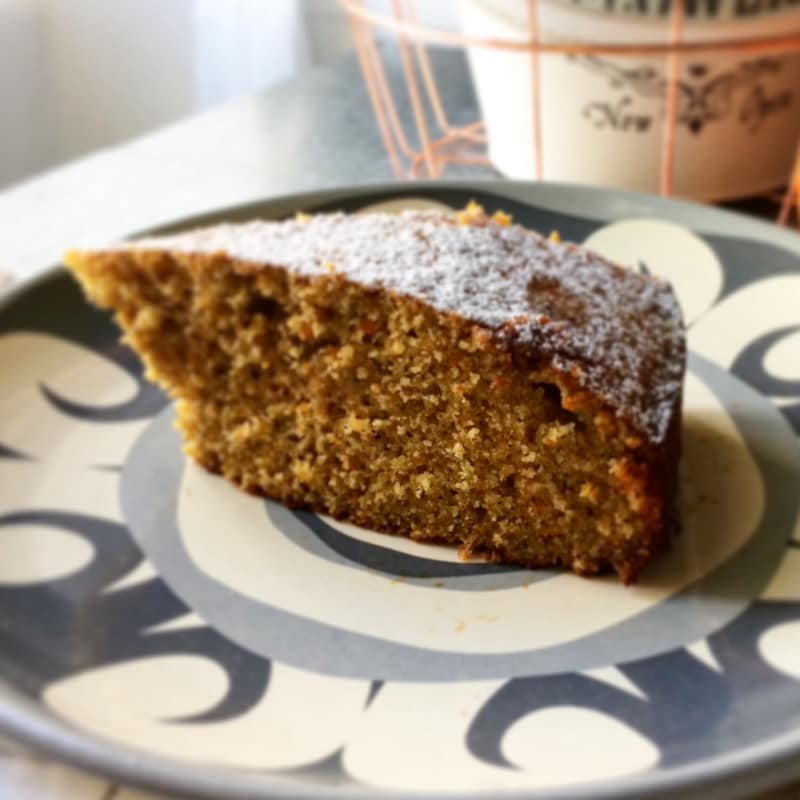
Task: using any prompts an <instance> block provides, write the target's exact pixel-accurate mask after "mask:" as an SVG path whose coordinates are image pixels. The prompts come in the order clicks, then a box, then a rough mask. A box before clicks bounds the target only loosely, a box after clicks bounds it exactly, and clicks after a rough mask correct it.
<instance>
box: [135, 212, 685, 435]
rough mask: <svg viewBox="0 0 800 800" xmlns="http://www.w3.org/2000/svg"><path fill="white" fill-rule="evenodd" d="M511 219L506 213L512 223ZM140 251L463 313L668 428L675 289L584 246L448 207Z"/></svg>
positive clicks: (262, 225) (679, 331)
mask: <svg viewBox="0 0 800 800" xmlns="http://www.w3.org/2000/svg"><path fill="white" fill-rule="evenodd" d="M503 222H505V220H503ZM128 246H131V247H135V248H144V249H158V250H172V251H181V252H192V253H209V254H210V253H218V252H222V253H226V254H227V255H228V256H230V257H232V258H235V259H237V260H240V261H243V262H247V263H250V264H253V265H266V264H270V265H274V266H279V267H283V268H286V269H288V270H291V271H295V272H298V273H302V274H304V275H309V276H313V275H323V274H330V272H331V271H332V270H334V269H335V270H336V271H337V272H340V273H342V274H344V275H345V276H347V278H349V279H350V280H353V281H357V282H359V283H361V284H365V285H368V286H375V287H383V288H386V289H390V290H393V291H395V292H398V293H401V294H404V295H409V296H412V297H415V298H419V299H421V300H423V301H425V302H427V303H428V304H430V305H431V306H433V307H434V308H436V309H438V310H440V311H444V312H451V313H455V314H458V315H460V316H462V317H464V318H466V319H468V320H471V321H473V322H475V323H477V324H479V325H481V326H482V327H484V328H487V329H489V330H491V331H492V332H493V333H494V334H495V335H496V336H497V337H498V338H501V339H502V340H504V341H505V342H507V343H508V345H509V346H510V347H512V348H513V349H514V351H516V352H519V353H523V354H524V353H536V354H541V355H543V356H544V357H546V358H549V359H550V361H551V363H552V365H553V367H555V368H556V369H557V370H559V371H562V372H567V373H571V374H572V375H573V376H574V378H575V380H576V381H577V383H578V384H579V385H580V386H583V387H585V388H586V389H589V390H591V391H592V392H594V393H596V394H598V395H600V396H601V397H602V398H604V399H605V401H606V402H607V403H608V405H609V406H611V408H613V409H614V410H615V412H616V413H617V414H618V415H620V416H622V417H624V418H625V419H627V420H628V421H629V422H630V423H631V424H632V425H634V426H635V427H636V428H638V429H639V430H641V431H642V432H643V433H645V434H646V435H647V437H648V438H649V439H650V440H651V441H653V442H660V441H662V440H663V438H664V437H665V435H666V432H667V428H668V426H669V422H670V419H671V416H672V413H673V410H674V406H675V402H676V399H677V398H678V397H679V396H680V391H681V384H682V380H683V371H684V360H685V338H684V331H683V322H682V315H681V310H680V307H679V305H678V302H677V299H676V297H675V294H674V293H673V291H672V288H671V287H670V285H669V284H668V283H667V282H666V281H663V280H661V279H659V278H654V277H650V276H646V275H640V274H638V273H636V272H633V271H631V270H628V269H625V268H623V267H620V266H617V265H615V264H612V263H610V262H608V261H606V260H605V259H603V258H601V257H600V256H599V255H597V254H594V253H592V252H590V251H588V250H585V249H583V248H581V247H578V246H576V245H573V244H568V243H563V244H562V243H560V242H555V241H552V240H550V239H547V238H544V237H542V236H539V235H538V234H536V233H533V232H532V231H529V230H527V229H525V228H523V227H521V226H519V225H509V224H501V223H499V222H495V221H493V220H491V219H488V218H486V217H485V216H484V217H483V218H482V220H481V221H479V222H478V224H461V223H460V222H459V220H458V218H457V217H456V216H454V215H448V214H443V213H439V212H406V213H404V214H400V215H389V214H364V215H346V214H341V213H337V214H321V215H316V216H312V217H298V218H297V219H293V220H286V221H282V222H271V221H258V222H250V223H244V224H238V225H216V226H213V227H209V228H204V229H200V230H195V231H189V232H187V233H180V234H176V235H170V236H164V237H154V238H148V239H140V240H137V241H135V242H133V243H131V244H130V245H128Z"/></svg>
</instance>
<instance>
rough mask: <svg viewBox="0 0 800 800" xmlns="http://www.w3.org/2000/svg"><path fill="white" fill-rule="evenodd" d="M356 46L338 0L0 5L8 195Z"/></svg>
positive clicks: (2, 169) (443, 12) (442, 0)
mask: <svg viewBox="0 0 800 800" xmlns="http://www.w3.org/2000/svg"><path fill="white" fill-rule="evenodd" d="M372 5H373V6H375V7H377V8H380V7H381V6H383V5H385V4H383V3H381V2H374V3H372ZM428 6H429V8H428V10H427V12H426V18H427V19H430V20H431V21H433V22H434V23H437V22H443V23H446V22H447V21H448V20H450V19H452V18H453V16H454V3H452V2H450V0H435V2H433V3H429V4H428ZM352 48H353V41H352V34H351V29H350V24H349V22H348V20H347V17H346V15H345V13H344V12H343V11H342V9H341V8H340V7H339V6H338V5H337V3H336V2H335V0H113V1H112V2H109V0H68V1H67V2H65V0H0V54H2V55H1V56H0V57H1V58H2V63H3V68H2V69H0V108H2V112H1V113H0V143H1V144H2V147H0V188H2V187H3V186H7V185H9V184H11V183H12V182H14V181H19V180H21V179H24V178H26V177H28V176H31V175H33V174H36V173H38V172H41V171H42V170H45V169H47V168H48V167H51V166H53V165H55V164H58V163H60V162H63V161H67V160H69V159H73V158H76V157H78V156H80V155H83V154H85V153H88V152H90V151H92V150H96V149H97V148H103V147H108V146H111V145H114V144H118V143H120V142H122V141H124V140H126V139H129V138H131V137H134V136H138V135H140V134H143V133H145V132H147V131H150V130H153V129H156V128H159V127H162V126H164V125H166V124H168V123H170V122H173V121H175V120H177V119H181V118H183V117H187V116H189V115H192V114H195V113H198V112H201V111H204V110H206V109H209V108H211V107H214V106H217V105H220V104H222V103H225V102H227V101H230V100H232V99H234V98H236V97H239V96H241V95H246V94H250V93H252V92H254V91H255V90H257V89H262V88H265V87H269V86H273V85H275V84H277V83H280V82H282V81H286V80H287V79H289V78H291V77H292V76H294V75H296V74H298V73H301V72H303V71H304V70H307V69H309V68H311V67H313V66H318V65H325V64H329V63H332V62H335V61H336V60H337V59H340V58H342V56H344V55H346V54H347V53H348V52H349V51H351V50H352Z"/></svg>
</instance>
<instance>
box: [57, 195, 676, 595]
mask: <svg viewBox="0 0 800 800" xmlns="http://www.w3.org/2000/svg"><path fill="white" fill-rule="evenodd" d="M66 261H67V264H68V265H69V266H70V267H71V268H72V269H73V271H74V272H75V274H76V275H77V276H78V278H79V279H80V281H81V283H82V284H83V286H84V289H85V290H86V293H87V295H88V296H89V298H90V299H91V300H93V301H94V302H95V303H96V304H97V305H99V306H101V307H103V308H110V309H113V310H114V311H115V312H116V318H117V321H118V322H119V325H120V326H121V328H122V329H123V331H124V332H125V339H126V341H127V342H128V343H129V344H130V345H131V347H133V348H134V349H135V350H136V351H137V352H138V353H139V354H140V355H141V357H142V358H143V360H144V362H145V364H146V366H147V375H148V376H149V377H150V378H152V379H153V380H156V381H158V383H159V384H161V386H163V387H164V388H165V389H166V390H167V392H169V394H170V395H171V396H172V397H173V398H174V399H175V400H176V401H177V408H178V416H179V425H180V428H181V430H182V432H183V435H184V436H185V439H186V452H187V453H188V454H189V455H190V456H192V457H193V458H194V459H196V460H197V461H198V462H199V463H200V464H202V465H203V466H204V467H206V468H207V469H209V470H212V471H214V472H218V473H220V474H222V475H223V476H225V478H227V479H228V480H229V481H231V482H232V483H234V484H235V485H236V486H239V487H241V488H242V489H244V490H246V491H248V492H253V493H255V494H259V495H264V496H266V497H271V498H274V499H276V500H280V501H281V502H283V503H285V504H287V505H289V506H292V507H302V508H310V509H314V510H315V511H319V512H324V513H327V514H331V515H332V516H334V517H337V518H340V519H346V520H349V521H351V522H353V523H355V524H357V525H363V526H365V527H368V528H372V529H374V530H377V531H383V532H386V533H394V534H402V535H406V536H410V537H412V538H413V539H415V540H418V541H432V542H433V541H435V542H440V543H441V542H449V543H452V544H455V545H458V546H459V547H460V548H461V551H462V553H463V554H464V555H465V556H469V555H473V554H474V555H479V556H482V557H485V558H489V559H491V560H494V561H500V562H504V563H508V564H519V565H524V566H528V567H549V566H563V567H566V568H568V569H571V570H573V571H575V572H577V573H580V574H583V575H587V574H592V573H597V572H601V571H606V570H609V569H613V570H615V571H616V572H617V573H618V574H619V576H620V577H621V578H622V580H623V581H625V582H630V581H632V580H634V579H635V577H636V575H637V573H638V572H639V571H640V570H641V568H642V567H643V566H644V565H645V564H646V563H647V561H648V560H649V559H650V558H651V556H652V555H653V554H654V553H656V552H657V551H658V550H659V549H660V547H661V545H662V544H663V542H664V541H665V539H666V538H667V537H668V534H669V532H670V531H671V530H672V529H673V528H674V525H675V491H676V473H677V467H678V457H679V450H680V416H681V389H682V380H683V374H684V367H685V340H684V333H683V327H682V322H681V313H680V309H679V306H678V303H677V301H676V298H675V295H674V294H673V292H672V290H671V288H670V286H669V285H668V284H667V283H665V282H664V281H662V280H659V279H656V278H652V277H648V276H645V275H640V274H637V273H635V272H632V271H630V270H627V269H624V268H622V267H619V266H616V265H614V264H610V263H608V262H607V261H605V260H603V259H602V258H600V257H599V256H597V255H594V254H592V253H591V252H589V251H587V250H584V249H582V248H580V247H578V246H576V245H572V244H562V243H560V242H558V241H554V240H553V239H545V238H542V237H541V236H539V235H537V234H536V233H532V232H531V231H528V230H526V229H524V228H522V227H520V226H518V225H512V224H510V220H509V219H508V217H506V216H505V215H503V214H496V215H495V216H494V217H492V218H489V217H487V216H486V215H485V214H484V213H483V212H482V210H481V209H479V208H477V207H471V208H470V209H469V210H468V211H467V212H462V213H461V214H458V215H452V216H451V215H447V214H442V213H430V212H428V213H421V212H416V213H405V214H402V215H400V216H392V215H386V214H372V215H356V216H347V215H344V214H326V215H319V216H313V217H307V216H305V215H299V216H298V217H297V218H296V219H293V220H288V221H283V222H262V221H259V222H251V223H247V224H241V225H219V226H215V227H211V228H206V229H202V230H196V231H190V232H188V233H182V234H178V235H172V236H165V237H162V238H150V239H142V240H139V241H135V242H132V243H127V244H123V245H119V246H114V247H111V248H107V249H102V250H89V251H87V250H83V251H73V252H71V253H69V254H68V256H67V258H66Z"/></svg>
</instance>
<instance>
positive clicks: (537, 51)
mask: <svg viewBox="0 0 800 800" xmlns="http://www.w3.org/2000/svg"><path fill="white" fill-rule="evenodd" d="M525 2H526V3H527V19H528V38H527V40H524V41H517V40H512V39H508V40H504V39H497V38H480V37H474V36H466V35H462V34H461V33H458V32H456V31H453V30H446V29H440V28H435V27H431V26H428V25H423V24H420V22H419V17H418V14H417V9H416V3H415V2H414V0H391V4H390V9H391V10H390V12H388V13H380V12H378V11H375V10H374V9H372V8H369V7H367V6H366V5H365V4H364V0H339V4H340V6H342V7H343V8H344V9H345V11H346V12H347V14H348V15H349V19H350V24H351V27H352V31H353V40H354V43H355V47H356V52H357V54H358V58H359V61H360V65H361V70H362V73H363V75H364V80H365V83H366V87H367V91H368V93H369V97H370V101H371V103H372V107H373V110H374V113H375V119H376V122H377V124H378V128H379V129H380V133H381V136H382V138H383V142H384V145H385V147H386V152H387V154H388V157H389V160H390V162H391V165H392V169H393V171H394V173H395V176H396V177H397V178H398V179H400V180H413V179H416V178H421V177H427V178H438V177H441V176H442V175H443V174H444V172H445V171H446V169H447V167H448V166H449V165H450V164H470V165H477V166H485V167H489V166H490V165H491V162H490V161H489V159H488V157H487V155H486V144H487V136H486V131H485V127H484V125H483V123H482V122H481V121H480V120H476V121H474V122H471V123H468V124H466V125H453V124H452V123H451V122H450V120H449V119H448V116H447V114H446V112H445V107H444V103H443V102H442V94H441V92H440V89H439V86H438V84H437V81H436V75H435V70H434V69H433V66H432V62H431V58H430V55H429V53H428V46H429V45H440V46H447V47H459V48H472V47H480V48H491V49H497V50H507V51H515V52H527V53H530V69H531V87H532V88H531V90H532V94H533V97H532V100H533V120H532V121H533V137H534V142H533V144H534V170H535V175H534V177H535V178H536V179H537V180H540V179H541V178H542V172H543V165H542V159H543V149H542V129H541V119H542V115H541V113H540V110H541V69H540V64H541V59H542V58H546V57H548V56H549V55H553V54H561V55H592V56H597V55H605V56H615V57H630V58H637V57H639V58H641V57H643V56H661V57H663V58H664V59H665V60H666V76H667V82H666V106H665V114H664V119H663V123H662V124H663V135H662V137H661V141H662V145H661V154H660V170H659V184H660V192H661V194H662V195H665V196H669V195H672V194H673V176H674V171H675V155H676V127H677V117H678V105H679V76H680V74H681V66H682V60H683V59H684V58H686V57H687V56H691V55H696V54H700V53H702V54H707V53H724V52H735V53H741V54H767V53H786V52H790V51H800V31H789V32H787V33H785V34H783V35H780V36H768V37H767V36H759V37H752V38H748V39H742V38H737V39H735V40H714V41H694V40H692V41H686V40H685V39H684V21H685V17H686V5H687V0H673V2H672V8H671V11H670V15H669V19H668V36H667V39H666V41H664V42H661V43H648V44H645V43H635V42H634V43H632V42H618V43H603V44H595V43H590V42H579V41H545V40H543V38H542V36H541V28H540V9H539V2H540V0H525ZM379 32H384V33H388V34H390V35H393V36H394V37H396V39H397V42H398V45H399V49H400V57H401V62H402V73H403V78H404V81H405V85H406V89H407V93H408V99H409V101H410V106H411V111H412V117H413V128H414V133H415V134H416V135H415V137H414V138H415V140H416V142H417V143H418V144H417V145H416V146H414V145H413V144H412V143H411V142H412V136H413V134H409V133H408V132H407V131H406V130H405V128H404V125H403V123H402V121H401V117H400V114H399V113H398V104H397V102H396V99H395V96H394V93H393V91H392V87H391V84H390V81H389V79H388V77H387V72H386V69H385V67H384V63H383V59H382V57H381V52H380V49H379V47H378V45H377V35H378V33H379ZM427 108H430V109H431V112H432V113H431V114H428V113H427V112H426V109H427ZM429 117H431V118H432V119H429ZM786 187H787V188H786V190H785V191H784V192H779V193H772V194H771V195H770V198H773V199H775V200H777V202H778V204H779V206H780V209H779V211H778V212H777V219H778V221H779V222H780V223H781V224H787V223H789V222H790V221H791V219H792V217H793V215H796V216H798V217H800V211H798V207H799V206H800V142H798V148H797V154H796V158H795V163H794V167H793V170H792V173H791V174H790V175H787V178H786Z"/></svg>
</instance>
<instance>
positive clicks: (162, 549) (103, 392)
mask: <svg viewBox="0 0 800 800" xmlns="http://www.w3.org/2000/svg"><path fill="white" fill-rule="evenodd" d="M471 198H476V199H477V200H478V201H479V202H481V203H482V204H483V205H484V206H485V207H486V208H487V209H488V210H490V211H494V210H495V209H498V208H502V209H504V210H506V211H508V212H510V213H512V214H513V215H514V216H515V218H516V219H517V220H518V221H520V222H522V223H524V224H525V225H528V226H530V227H533V228H538V229H540V230H543V231H550V230H551V229H557V230H559V231H560V232H561V234H562V236H563V237H564V238H566V239H570V240H573V241H576V242H584V243H586V244H587V245H588V246H590V247H592V248H594V249H596V250H598V251H600V252H602V253H604V254H605V255H607V256H608V257H610V258H612V259H615V260H617V261H619V262H621V263H624V264H626V265H628V266H629V267H630V268H632V269H638V270H643V271H648V272H650V273H653V274H656V275H661V276H663V277H665V278H668V279H669V280H670V281H672V283H673V285H674V286H675V289H676V291H677V293H678V295H679V297H680V300H681V303H682V305H683V308H684V312H685V316H686V319H687V324H688V326H689V332H688V337H689V345H690V351H691V353H690V358H689V373H688V376H687V382H686V399H685V412H684V415H685V423H684V431H683V439H684V451H685V456H684V459H683V464H682V481H681V484H682V486H681V491H682V499H681V504H682V513H683V523H684V524H683V527H684V530H683V533H682V535H681V536H680V537H678V538H677V540H676V542H675V546H674V547H673V549H672V551H671V552H670V553H669V554H668V555H667V556H666V557H665V558H664V559H663V560H662V561H660V562H659V563H658V564H656V565H654V566H653V567H652V568H651V569H649V570H648V571H647V572H646V573H645V574H644V576H643V577H642V579H641V581H640V583H639V584H638V585H637V586H633V587H628V588H625V587H624V586H622V585H620V584H619V583H618V581H616V580H615V579H613V578H610V577H609V578H600V579H594V580H586V579H581V578H577V577H575V576H572V575H566V574H562V573H556V572H549V571H526V570H519V569H511V568H501V567H497V566H491V565H484V564H476V563H463V562H460V561H459V560H458V559H457V557H456V555H455V554H454V552H453V551H451V550H449V549H446V548H440V547H434V546H425V545H418V544H415V543H413V542H410V541H405V540H401V539H395V538H391V537H383V536H381V535H379V534H376V533H373V532H371V531H367V530H362V529H359V528H355V527H353V526H350V525H345V524H342V523H339V522H335V521H333V520H331V519H328V518H326V517H323V516H317V515H314V514H311V513H306V512H293V511H288V510H286V509H284V508H282V507H281V506H278V505H276V504H273V503H270V502H264V501H262V500H259V499H256V498H253V497H250V496H247V495H244V494H241V493H239V492H237V491H235V490H234V489H232V488H230V487H229V486H227V485H226V484H225V483H224V482H222V481H221V480H220V479H219V478H217V477H214V476H212V475H209V474H207V473H205V472H203V471H202V470H200V469H198V468H197V467H196V466H194V465H193V464H190V463H188V462H187V461H186V460H185V458H184V457H183V455H182V453H181V449H180V442H179V439H178V437H177V434H176V433H175V432H174V431H173V428H172V409H171V408H170V406H169V404H168V403H167V402H166V400H165V398H164V396H163V395H162V394H161V393H160V392H159V391H158V390H157V389H155V388H154V387H152V386H150V385H149V384H148V383H146V382H145V381H144V380H143V378H142V374H141V370H140V367H139V365H138V363H137V360H136V359H135V358H134V357H133V356H132V354H131V353H130V352H128V351H127V350H126V349H125V348H124V347H122V346H121V345H119V344H118V341H117V339H118V334H117V331H116V330H115V328H114V327H113V325H112V324H111V322H110V321H109V319H108V317H107V316H106V315H104V314H102V313H100V312H98V311H96V310H94V309H92V308H90V307H89V306H88V305H86V304H85V303H84V301H83V299H82V297H81V294H80V292H79V290H78V288H77V286H76V285H75V283H74V282H73V281H72V280H71V278H70V277H69V276H68V275H67V274H66V273H65V272H64V271H63V270H61V269H55V270H53V271H51V272H49V273H47V274H45V275H44V276H43V277H41V278H40V279H39V280H38V281H36V282H35V283H32V284H29V285H27V286H23V287H21V288H20V289H19V290H17V291H16V292H15V293H14V294H13V295H11V296H10V297H8V298H6V300H5V302H4V304H3V306H2V308H0V679H2V686H1V687H0V725H2V727H3V728H5V729H6V730H7V732H9V733H11V734H12V735H15V736H17V737H18V738H20V739H23V740H25V741H27V742H29V743H32V744H34V745H36V746H38V747H41V748H43V749H46V750H47V751H49V752H50V753H52V754H55V755H57V756H59V757H61V758H64V759H67V760H70V761H72V762H75V763H78V764H81V765H83V766H85V767H89V768H93V769H96V770H99V771H102V772H105V773H108V774H112V775H114V776H116V777H118V778H121V779H123V780H126V781H132V782H137V783H140V784H144V785H147V786H150V787H159V788H160V789H162V790H170V791H181V792H186V793H189V792H191V793H195V794H200V795H205V796H208V797H215V798H216V797H230V798H234V797H235V798H245V797H247V798H262V797H263V798H267V797H269V798H283V797H293V798H294V797H306V798H343V797H348V798H350V797H352V798H357V797H367V796H369V797H380V796H383V795H384V794H385V795H387V796H389V795H390V794H391V796H392V797H398V796H406V797H426V798H436V797H439V796H441V795H445V794H447V796H448V797H451V798H452V797H479V796H485V795H486V794H487V793H488V794H497V793H500V792H503V793H504V796H507V797H525V798H534V797H540V798H544V797H547V798H623V797H637V798H640V797H659V798H662V797H666V796H673V795H674V796H680V797H683V798H686V797H695V796H696V797H703V798H706V799H707V798H710V797H723V796H724V797H726V798H730V797H733V796H735V795H736V794H737V793H741V792H746V791H752V790H754V789H756V788H759V787H765V786H767V785H768V784H770V783H775V782H778V781H781V780H786V779H787V778H789V777H791V776H792V775H793V774H794V772H793V770H795V771H800V770H798V768H800V531H799V530H798V519H799V515H798V506H799V505H800V438H798V437H799V435H800V258H799V256H800V239H799V238H798V237H796V235H795V234H793V233H791V232H789V231H785V230H780V229H778V228H776V227H774V226H771V225H768V224H764V223H759V222H754V221H752V220H749V219H745V218H743V217H738V216H735V215H732V214H727V213H724V212H721V211H718V210H713V209H708V208H703V207H699V206H693V205H689V204H682V203H677V202H669V201H663V200H658V199H654V198H648V197H644V196H636V195H628V194H622V193H617V192H609V191H601V190H588V189H584V188H575V187H573V188H569V187H563V186H552V185H530V184H521V183H500V182H497V183H494V182H493V183H481V184H477V185H474V184H473V185H459V184H417V185H414V186H411V187H400V188H398V187H377V188H372V189H369V190H365V189H351V190H344V191H336V192H328V193H316V194H312V195H303V196H298V197H292V198H282V199H280V200H272V201H266V202H263V203H259V204H256V205H252V206H248V207H245V208H237V209H227V210H223V211H220V212H219V213H215V214H211V215H207V216H205V217H203V218H202V219H194V220H188V221H185V222H183V223H181V224H180V225H177V226H171V229H175V228H180V227H186V226H190V225H197V224H205V223H208V222H212V221H218V220H222V219H228V220H230V219H235V220H240V219H249V218H253V217H258V216H265V217H280V216H283V215H286V214H289V213H293V212H294V211H295V210H297V209H304V210H306V211H313V210H321V209H332V208H343V209H346V210H349V211H358V210H361V209H363V208H365V207H374V206H375V205H376V204H379V205H383V206H384V207H386V206H387V205H388V207H389V208H390V209H391V208H396V207H403V206H408V205H411V204H413V205H434V206H442V205H444V206H449V207H461V206H463V205H465V204H466V202H467V201H468V200H470V199H471Z"/></svg>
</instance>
